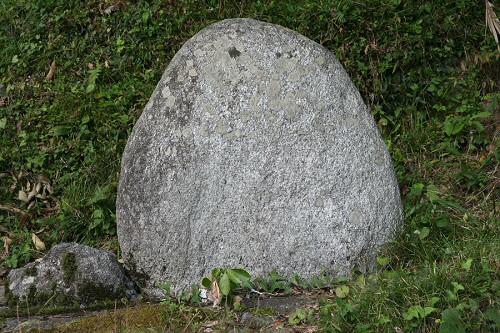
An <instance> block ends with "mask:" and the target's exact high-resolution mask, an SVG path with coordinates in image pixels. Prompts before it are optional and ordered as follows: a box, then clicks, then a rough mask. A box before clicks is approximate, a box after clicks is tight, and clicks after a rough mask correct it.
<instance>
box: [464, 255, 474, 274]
mask: <svg viewBox="0 0 500 333" xmlns="http://www.w3.org/2000/svg"><path fill="white" fill-rule="evenodd" d="M471 266H472V258H469V259H467V260H466V261H465V262H463V263H462V268H463V269H465V270H466V271H467V272H468V271H470V268H471Z"/></svg>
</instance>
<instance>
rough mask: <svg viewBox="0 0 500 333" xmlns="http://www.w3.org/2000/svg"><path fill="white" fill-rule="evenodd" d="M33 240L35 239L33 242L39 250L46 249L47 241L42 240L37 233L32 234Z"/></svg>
mask: <svg viewBox="0 0 500 333" xmlns="http://www.w3.org/2000/svg"><path fill="white" fill-rule="evenodd" d="M31 240H32V241H33V244H34V245H35V249H37V250H38V251H45V243H44V242H42V240H41V239H40V238H38V236H37V235H35V234H31Z"/></svg>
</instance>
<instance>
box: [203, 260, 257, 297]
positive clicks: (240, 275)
mask: <svg viewBox="0 0 500 333" xmlns="http://www.w3.org/2000/svg"><path fill="white" fill-rule="evenodd" d="M250 279H251V276H250V273H248V272H247V271H245V270H244V269H241V268H216V269H214V270H212V275H211V277H210V278H208V277H204V278H203V280H202V281H201V285H202V286H203V287H204V288H206V289H207V290H208V291H209V293H210V297H209V298H210V300H211V301H212V302H213V303H214V305H218V304H220V303H221V301H222V299H223V298H225V300H226V304H227V300H228V298H232V297H233V296H234V293H235V291H236V290H238V289H241V288H244V289H252V284H251V281H250Z"/></svg>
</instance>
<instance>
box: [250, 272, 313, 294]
mask: <svg viewBox="0 0 500 333" xmlns="http://www.w3.org/2000/svg"><path fill="white" fill-rule="evenodd" d="M295 282H296V283H299V281H298V280H297V279H295ZM255 284H256V286H257V287H258V288H259V289H260V290H263V291H265V292H268V293H275V292H278V291H280V292H284V293H289V292H290V291H291V286H290V285H291V283H290V281H288V279H287V278H286V277H284V276H282V275H280V274H279V273H278V272H276V271H273V272H271V273H269V276H268V277H259V278H257V279H255ZM304 285H305V284H304Z"/></svg>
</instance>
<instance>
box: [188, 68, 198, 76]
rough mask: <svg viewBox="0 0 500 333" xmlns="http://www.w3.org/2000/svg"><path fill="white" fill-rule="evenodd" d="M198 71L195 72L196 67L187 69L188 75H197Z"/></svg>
mask: <svg viewBox="0 0 500 333" xmlns="http://www.w3.org/2000/svg"><path fill="white" fill-rule="evenodd" d="M197 75H198V73H197V72H196V69H194V68H192V69H190V70H189V76H197Z"/></svg>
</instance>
